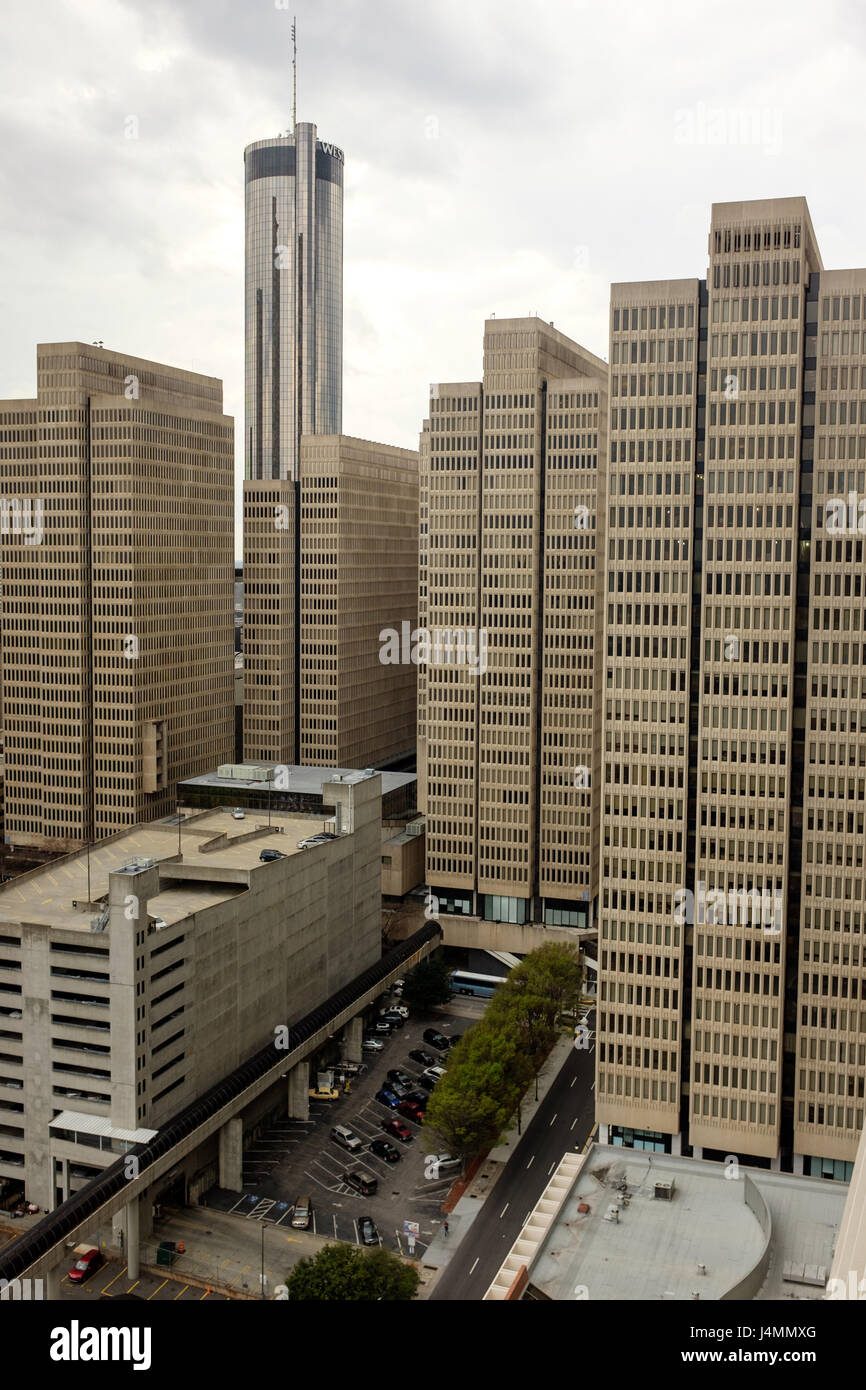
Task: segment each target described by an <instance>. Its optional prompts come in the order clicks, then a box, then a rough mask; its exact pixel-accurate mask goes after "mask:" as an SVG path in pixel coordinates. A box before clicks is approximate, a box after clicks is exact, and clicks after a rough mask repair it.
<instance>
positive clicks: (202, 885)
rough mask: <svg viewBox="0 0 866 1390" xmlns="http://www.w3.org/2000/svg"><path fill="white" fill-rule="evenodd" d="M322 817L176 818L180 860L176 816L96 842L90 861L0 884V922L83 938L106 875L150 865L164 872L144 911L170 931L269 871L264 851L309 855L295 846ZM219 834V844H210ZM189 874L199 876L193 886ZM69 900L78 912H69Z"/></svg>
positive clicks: (210, 813)
mask: <svg viewBox="0 0 866 1390" xmlns="http://www.w3.org/2000/svg"><path fill="white" fill-rule="evenodd" d="M326 819H327V817H326V816H323V815H302V814H300V813H298V812H285V811H273V812H272V813H271V816H270V827H269V826H268V814H267V812H266V811H250V810H247V811H246V812H245V814H244V819H243V820H235V818H234V816H233V815H232V813H231V809H230V808H229V807H215V808H214V809H212V810H207V811H199V812H193V813H192V814H191V815H189V816H186V817H183V816H182V817H181V822H180V845H181V853H180V855H179V854H178V818H177V817H176V816H169V817H166V818H165V819H164V820H161V821H153V822H150V823H148V824H144V825H136V826H133V827H131V828H130V829H129V830H128V831H124V832H122V833H121V834H119V835H116V836H114V837H113V838H112V839H109V840H102V841H100V842H99V843H98V844H96V845H94V846H93V847H92V848H91V850H90V854H89V856H88V854H87V852H86V850H77V851H76V852H75V853H74V854H69V855H65V856H64V857H63V858H62V859H55V860H53V861H52V862H51V863H50V864H45V865H42V866H40V867H39V868H38V869H31V870H30V871H29V872H28V873H25V874H21V875H19V877H17V878H13V879H10V880H9V882H8V883H4V884H0V922H28V923H34V924H37V925H43V926H46V927H62V928H64V929H66V930H73V931H83V932H90V931H91V919H92V918H93V917H94V916H96V915H98V912H99V909H98V908H93V907H89V906H87V904H88V902H89V903H95V902H97V901H98V899H100V898H102V897H103V896H104V895H105V894H107V892H108V876H109V874H110V873H112V872H115V871H116V870H118V869H122V868H123V867H124V866H126V865H129V864H130V863H132V861H133V860H140V859H154V860H156V862H157V863H158V864H159V865H161V866H163V868H162V873H161V892H160V893H159V895H158V896H157V897H153V898H151V900H150V912H151V914H152V915H153V916H159V917H162V918H163V919H164V921H165V922H166V924H167V925H168V926H171V924H172V923H173V922H177V921H180V920H181V918H183V917H186V916H188V915H189V913H190V912H196V911H199V910H201V909H202V908H204V907H210V906H214V905H216V904H217V903H220V902H225V901H226V900H227V899H229V898H232V897H236V896H237V894H238V893H240V892H243V891H244V890H245V888H246V887H247V886H248V879H247V878H246V875H247V874H249V873H251V872H253V871H259V872H262V873H267V872H268V871H269V870H270V869H271V865H270V864H267V863H265V864H263V863H261V861H260V859H259V855H260V854H261V852H262V850H263V849H276V850H279V851H280V853H281V854H284V855H286V856H287V857H290V856H292V855H295V854H302V853H306V854H314V853H315V852H316V848H317V847H316V846H315V845H314V846H311V847H310V848H308V849H305V850H301V849H299V847H298V842H299V841H300V840H303V839H306V838H307V837H308V836H310V835H316V834H321V833H322V832H323V830H324V825H325V820H326ZM223 836H224V837H225V840H224V842H223V843H216V844H214V842H219V841H221V840H222V837H223ZM247 836H252V838H249V839H247V838H246V837H247ZM209 843H210V844H214V848H213V849H212V850H210V851H208V852H205V853H202V852H201V848H200V847H201V846H204V845H207V844H209ZM88 858H89V880H88ZM185 868H189V869H190V871H191V876H190V877H186V878H184V877H183V874H184V869H185ZM209 871H211V872H212V875H213V876H212V877H209ZM193 875H194V876H195V877H198V876H201V877H200V879H199V881H198V882H196V881H194V877H193ZM223 876H224V877H223ZM175 877H178V878H179V879H180V881H179V882H178V883H177V884H173V883H172V879H173V878H175ZM88 881H89V885H90V891H89V893H88ZM74 902H79V903H82V904H84V905H85V906H83V907H82V908H77V907H74V906H73V903H74Z"/></svg>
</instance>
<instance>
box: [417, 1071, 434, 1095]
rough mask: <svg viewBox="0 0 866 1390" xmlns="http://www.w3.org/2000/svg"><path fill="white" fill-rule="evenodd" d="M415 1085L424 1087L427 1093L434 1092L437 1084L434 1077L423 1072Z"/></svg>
mask: <svg viewBox="0 0 866 1390" xmlns="http://www.w3.org/2000/svg"><path fill="white" fill-rule="evenodd" d="M415 1085H416V1086H423V1088H424V1090H425V1091H432V1090H433V1087H434V1086H435V1085H436V1082H435V1081H434V1079H433V1077H432V1076H428V1075H427V1074H426V1072H422V1073H421V1075H420V1076H418V1077H416V1078H415Z"/></svg>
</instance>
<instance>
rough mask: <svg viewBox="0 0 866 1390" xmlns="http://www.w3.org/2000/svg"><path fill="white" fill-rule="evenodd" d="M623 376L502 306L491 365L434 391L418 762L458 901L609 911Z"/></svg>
mask: <svg viewBox="0 0 866 1390" xmlns="http://www.w3.org/2000/svg"><path fill="white" fill-rule="evenodd" d="M607 376H608V369H607V364H606V363H605V362H603V361H601V360H600V359H599V358H597V357H594V356H593V355H592V353H590V352H587V351H586V350H585V349H584V348H582V347H579V346H578V344H577V343H574V342H572V341H571V340H570V339H569V338H567V337H566V336H565V335H564V334H562V333H560V332H558V331H557V330H556V329H554V328H553V326H552V325H550V324H547V323H544V322H543V321H542V320H541V319H538V318H527V319H498V320H494V319H491V320H489V321H488V322H487V323H486V325H485V334H484V378H483V381H482V382H450V383H441V384H439V385H438V386H436V387H434V388H433V391H432V394H431V400H430V416H429V420H427V421H426V422H425V426H424V431H423V434H422V438H421V503H420V533H421V548H420V560H419V624H420V627H421V628H422V629H424V630H426V631H427V632H428V633H429V635H430V642H431V651H430V659H429V660H428V661H426V662H425V663H424V664H423V665H422V666H420V667H419V741H418V750H419V751H418V768H419V783H420V789H419V804H420V805H421V806H422V807H423V809H424V810H425V811H426V815H427V882H428V884H429V885H430V886H431V889H432V892H433V893H434V894H435V895H436V897H437V898H438V899H439V907H440V910H441V911H442V912H444V913H449V914H450V913H462V914H464V915H472V916H477V917H479V918H480V919H482V920H487V921H491V922H497V921H504V922H515V923H530V922H543V923H547V924H550V925H558V926H561V925H566V926H569V925H572V926H578V925H584V926H585V925H590V924H591V923H592V921H593V914H594V909H595V900H596V896H597V874H596V868H595V866H596V864H597V862H598V854H597V848H598V833H599V804H600V803H599V796H598V791H597V788H598V786H599V776H600V767H601V759H600V750H599V745H598V740H597V739H596V738H594V728H595V726H596V723H597V703H598V698H599V689H598V671H597V666H596V663H595V649H596V646H597V644H598V641H599V639H600V636H601V628H600V621H601V617H600V597H601V593H600V588H599V585H600V572H599V570H598V568H597V566H596V540H597V535H598V531H597V519H598V517H599V515H600V514H601V515H603V512H604V499H605V479H604V463H605V459H606V448H605V439H604V430H605V422H606V417H607ZM479 944H481V943H479Z"/></svg>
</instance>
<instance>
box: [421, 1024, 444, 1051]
mask: <svg viewBox="0 0 866 1390" xmlns="http://www.w3.org/2000/svg"><path fill="white" fill-rule="evenodd" d="M424 1041H425V1043H429V1044H430V1046H431V1047H435V1049H436V1051H437V1052H446V1051H447V1050H448V1047H449V1043H448V1039H447V1038H446V1036H445V1034H444V1033H440V1032H439V1029H438V1028H425V1029H424Z"/></svg>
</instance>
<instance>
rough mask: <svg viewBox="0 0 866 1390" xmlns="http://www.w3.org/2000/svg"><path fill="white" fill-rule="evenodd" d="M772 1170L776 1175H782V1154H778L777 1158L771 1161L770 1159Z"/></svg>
mask: <svg viewBox="0 0 866 1390" xmlns="http://www.w3.org/2000/svg"><path fill="white" fill-rule="evenodd" d="M770 1168H771V1169H772V1171H773V1172H774V1173H781V1171H782V1155H781V1154H776V1157H775V1158H771V1159H770Z"/></svg>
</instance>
